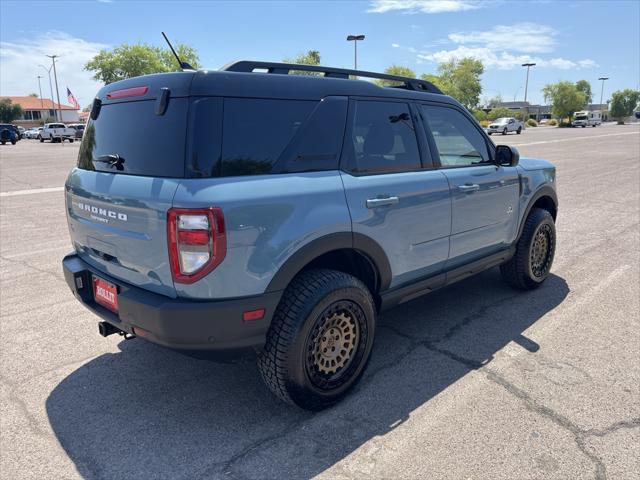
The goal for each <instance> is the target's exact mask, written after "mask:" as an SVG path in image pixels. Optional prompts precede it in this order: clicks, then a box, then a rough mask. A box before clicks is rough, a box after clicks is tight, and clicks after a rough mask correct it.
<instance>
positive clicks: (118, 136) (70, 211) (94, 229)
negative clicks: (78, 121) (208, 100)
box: [66, 88, 188, 296]
mask: <svg viewBox="0 0 640 480" xmlns="http://www.w3.org/2000/svg"><path fill="white" fill-rule="evenodd" d="M149 90H151V88H149ZM141 97H142V98H138V96H136V97H132V98H129V97H125V98H123V99H119V100H118V101H115V102H109V101H108V99H105V101H104V102H103V103H102V106H101V108H100V109H99V114H98V116H97V118H95V119H92V120H90V121H89V123H88V125H87V128H86V129H85V134H84V138H83V141H82V145H81V147H80V153H79V157H78V167H77V168H75V169H74V170H72V171H71V173H70V174H69V177H68V179H67V184H66V204H67V218H68V222H69V230H70V234H71V238H72V242H73V244H74V247H75V248H76V250H77V252H78V253H79V255H80V256H81V257H82V258H83V259H84V260H85V261H87V262H88V263H90V264H91V265H93V266H94V267H96V268H98V269H100V270H102V271H104V272H105V273H108V274H109V275H111V276H113V277H115V278H116V279H121V280H123V281H125V282H129V283H133V284H135V285H138V286H140V287H143V288H146V289H148V290H151V291H154V292H157V293H161V294H165V295H168V296H175V289H174V286H173V280H172V276H171V270H170V266H169V255H168V248H167V224H166V219H167V210H168V209H169V208H171V205H172V201H173V196H174V194H175V191H176V189H177V187H178V184H179V182H180V179H181V178H182V177H184V164H185V161H184V157H185V153H184V152H185V137H186V129H187V110H188V98H186V97H177V98H173V97H172V98H171V99H170V100H169V102H168V105H167V107H166V110H165V111H164V112H163V113H162V114H158V111H159V110H158V108H157V102H156V99H155V98H154V93H153V92H151V91H150V92H149V93H148V94H143V95H141ZM149 97H150V98H149ZM103 98H104V97H103Z"/></svg>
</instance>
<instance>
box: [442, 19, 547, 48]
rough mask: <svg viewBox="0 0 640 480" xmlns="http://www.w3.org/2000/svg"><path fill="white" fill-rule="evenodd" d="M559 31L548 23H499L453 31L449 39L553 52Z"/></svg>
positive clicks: (456, 41)
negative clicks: (480, 28) (472, 30)
mask: <svg viewBox="0 0 640 480" xmlns="http://www.w3.org/2000/svg"><path fill="white" fill-rule="evenodd" d="M556 34H557V32H556V31H555V30H554V29H553V28H551V27H549V26H547V25H537V24H535V23H517V24H515V25H498V26H496V27H494V28H493V29H491V30H488V31H484V32H478V31H475V32H458V33H451V34H450V35H449V40H451V41H452V42H454V43H458V44H467V45H482V46H484V47H487V48H491V49H493V50H498V49H499V50H513V51H516V52H525V53H543V52H552V51H553V49H554V46H555V39H554V38H553V37H554V36H555V35H556Z"/></svg>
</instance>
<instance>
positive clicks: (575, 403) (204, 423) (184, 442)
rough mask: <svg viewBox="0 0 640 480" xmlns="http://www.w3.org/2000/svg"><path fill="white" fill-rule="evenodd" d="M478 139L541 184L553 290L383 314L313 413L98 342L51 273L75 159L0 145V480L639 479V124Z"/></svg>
mask: <svg viewBox="0 0 640 480" xmlns="http://www.w3.org/2000/svg"><path fill="white" fill-rule="evenodd" d="M492 139H493V140H494V142H496V143H508V144H512V145H515V146H517V147H518V148H519V149H520V152H521V155H523V156H534V157H541V158H546V159H549V160H551V161H553V162H554V163H555V164H556V166H557V168H558V171H557V181H558V189H559V199H560V210H559V216H558V250H557V254H556V260H555V265H554V268H553V270H552V273H553V275H552V276H551V277H550V279H549V280H548V281H547V283H546V284H545V285H544V286H543V287H542V288H540V289H538V290H536V291H533V292H528V293H524V294H523V293H519V292H515V291H513V290H511V289H509V288H508V287H507V286H506V285H505V284H504V283H503V282H502V281H501V279H500V275H499V272H498V271H497V269H493V270H490V271H487V272H484V273H482V274H480V275H478V276H476V277H474V278H470V279H468V280H466V281H463V282H461V283H458V284H455V285H453V286H451V287H449V288H447V289H444V290H440V291H437V292H435V293H433V294H431V295H429V296H426V297H423V298H421V299H418V300H416V301H413V302H411V303H408V304H405V305H402V306H400V307H398V308H396V309H394V310H392V311H390V312H387V313H385V314H384V316H383V317H382V319H381V325H382V328H380V329H379V331H378V336H377V340H376V345H375V347H374V352H373V357H372V360H371V363H370V365H369V368H368V370H367V373H366V375H365V378H364V379H363V381H362V382H361V383H360V384H359V385H358V387H357V389H356V390H355V391H354V392H353V394H352V395H351V396H350V397H349V398H348V399H347V400H346V401H344V402H343V403H341V404H340V405H338V406H337V407H335V408H333V409H331V410H328V411H325V412H322V413H318V414H311V413H308V412H304V411H301V410H297V409H295V408H293V407H289V406H286V405H284V404H281V403H279V402H278V401H277V400H275V399H274V398H273V397H272V396H271V395H270V394H269V392H268V391H267V390H266V388H265V387H263V385H262V383H261V381H260V378H259V374H258V372H257V370H256V368H255V365H254V364H253V363H251V362H243V363H240V364H216V363H211V362H207V361H200V360H195V359H191V358H188V357H185V356H182V355H180V354H178V353H174V352H172V351H169V350H166V349H163V348H160V347H157V346H154V345H151V344H149V343H146V342H144V341H142V340H139V339H134V340H129V341H124V340H122V338H121V337H117V336H111V337H109V338H107V339H105V338H102V337H100V336H99V335H98V332H97V325H96V324H97V321H96V318H95V317H94V316H93V315H92V314H90V313H89V312H88V311H86V310H85V309H84V308H83V307H82V306H81V305H79V304H78V303H77V302H76V301H75V300H74V298H73V297H72V295H71V293H70V292H69V290H68V288H67V286H66V284H65V282H64V280H63V276H62V271H61V267H60V260H61V258H62V257H63V255H64V254H66V253H67V252H68V251H69V250H70V249H71V247H70V242H69V239H68V232H67V226H66V221H65V217H64V199H63V195H62V188H61V186H62V184H63V183H64V179H65V177H66V174H67V172H68V170H69V169H70V168H71V167H72V166H73V165H74V163H75V159H76V155H77V151H78V146H79V144H78V143H77V142H76V143H74V144H63V145H60V144H48V143H45V144H40V143H39V142H37V141H32V140H23V141H21V142H19V143H18V144H17V145H16V146H11V145H7V146H4V147H1V148H0V192H1V193H0V232H1V233H0V242H1V243H0V255H1V266H0V273H1V297H0V310H1V312H0V315H1V320H0V328H1V330H0V335H1V338H0V341H1V343H0V360H1V365H0V391H1V396H0V406H1V407H0V408H1V410H0V411H1V416H0V476H1V477H2V478H7V479H22V478H33V479H43V478H65V479H71V478H87V479H99V478H109V479H111V478H118V479H140V478H184V479H197V478H230V479H236V478H237V479H267V478H269V479H271V478H273V479H282V478H308V477H314V476H318V477H320V478H332V479H345V478H374V479H382V478H455V479H459V478H464V479H480V478H492V479H516V478H517V479H529V478H531V479H569V478H571V479H574V478H598V479H604V478H612V479H630V478H639V472H640V328H639V327H640V318H639V312H640V258H639V255H640V238H639V234H640V228H639V220H640V126H639V125H638V124H636V125H625V126H616V125H605V126H602V127H599V128H587V129H557V128H550V127H547V128H538V129H528V130H527V131H525V132H524V133H523V134H522V135H509V136H507V137H502V136H493V137H492Z"/></svg>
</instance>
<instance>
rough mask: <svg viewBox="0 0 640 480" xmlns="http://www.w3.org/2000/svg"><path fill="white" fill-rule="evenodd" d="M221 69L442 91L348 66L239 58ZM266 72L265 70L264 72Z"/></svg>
mask: <svg viewBox="0 0 640 480" xmlns="http://www.w3.org/2000/svg"><path fill="white" fill-rule="evenodd" d="M221 70H223V71H226V72H245V73H251V72H253V71H255V70H265V71H266V73H276V74H282V75H288V74H289V73H291V72H292V71H294V72H295V71H304V72H318V73H323V74H324V76H325V77H331V78H344V79H348V78H349V77H350V76H355V77H365V78H376V79H380V80H391V81H395V82H399V83H401V84H402V85H399V86H394V87H393V88H404V89H406V90H417V91H423V92H430V93H440V94H442V91H440V89H439V88H438V87H436V86H435V85H434V84H433V83H431V82H428V81H426V80H418V79H417V78H409V77H400V76H397V75H388V74H386V73H375V72H365V71H362V70H351V69H347V68H333V67H321V66H320V65H301V64H296V63H277V62H258V61H253V60H239V61H237V62H232V63H229V64H227V65H225V66H224V67H222V68H221ZM262 73H264V72H262Z"/></svg>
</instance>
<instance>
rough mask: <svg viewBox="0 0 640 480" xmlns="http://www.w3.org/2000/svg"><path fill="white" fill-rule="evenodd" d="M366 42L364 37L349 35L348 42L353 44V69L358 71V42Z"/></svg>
mask: <svg viewBox="0 0 640 480" xmlns="http://www.w3.org/2000/svg"><path fill="white" fill-rule="evenodd" d="M362 40H364V35H349V36H348V37H347V42H353V69H354V70H357V69H358V41H362Z"/></svg>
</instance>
